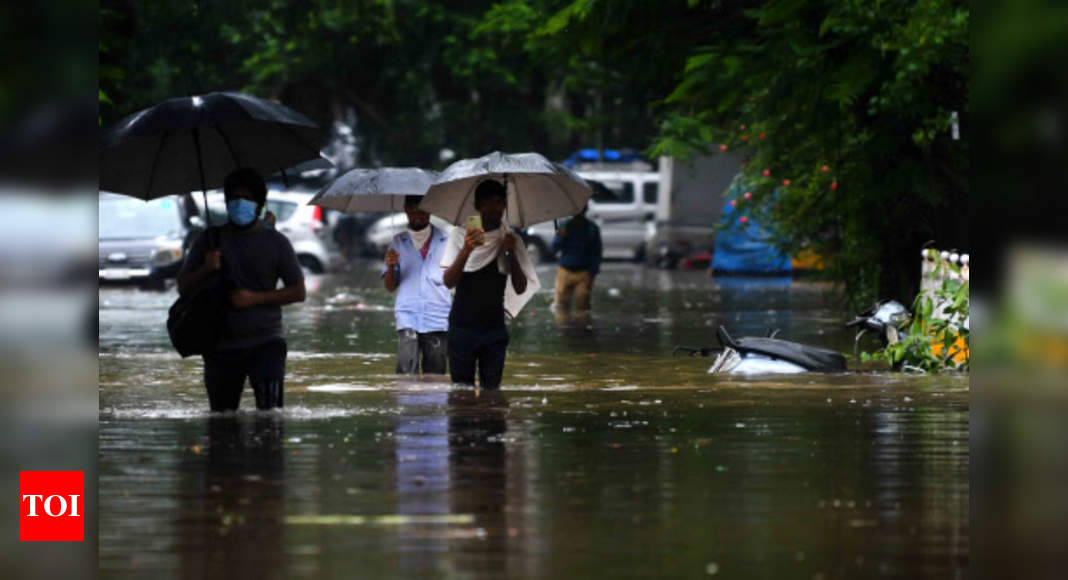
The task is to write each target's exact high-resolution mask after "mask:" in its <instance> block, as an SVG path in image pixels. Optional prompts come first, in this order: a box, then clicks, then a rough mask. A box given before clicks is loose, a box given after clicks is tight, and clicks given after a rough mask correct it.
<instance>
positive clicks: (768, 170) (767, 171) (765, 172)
mask: <svg viewBox="0 0 1068 580" xmlns="http://www.w3.org/2000/svg"><path fill="white" fill-rule="evenodd" d="M764 177H771V170H770V169H765V170H764Z"/></svg>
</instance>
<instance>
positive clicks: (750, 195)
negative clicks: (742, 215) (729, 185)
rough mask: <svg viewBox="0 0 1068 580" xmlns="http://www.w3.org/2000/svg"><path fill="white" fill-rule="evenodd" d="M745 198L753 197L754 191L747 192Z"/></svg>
mask: <svg viewBox="0 0 1068 580" xmlns="http://www.w3.org/2000/svg"><path fill="white" fill-rule="evenodd" d="M745 198H746V199H753V192H751V191H747V192H745Z"/></svg>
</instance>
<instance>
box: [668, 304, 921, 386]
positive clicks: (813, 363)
mask: <svg viewBox="0 0 1068 580" xmlns="http://www.w3.org/2000/svg"><path fill="white" fill-rule="evenodd" d="M908 320H909V313H908V310H906V309H905V307H904V306H902V305H901V304H900V303H898V302H896V301H893V300H888V301H886V302H881V303H879V304H876V305H875V306H874V307H872V308H871V309H869V310H868V311H867V312H865V313H863V314H861V315H860V316H858V317H857V318H855V319H854V320H852V321H851V322H849V323H847V324H846V326H849V327H851V328H853V327H856V328H859V330H858V332H857V334H856V337H855V339H856V340H858V341H859V340H860V337H861V336H862V335H863V334H864V333H865V332H867V331H869V330H871V331H875V332H878V333H879V334H880V336H881V337H882V338H883V340H884V342H886V343H890V342H894V341H896V340H898V339H899V338H900V337H901V336H902V334H903V332H902V331H901V328H902V327H903V326H904V325H905V324H906V323H907V322H908ZM778 332H779V331H778V330H776V331H773V332H771V333H770V334H769V335H768V336H766V337H751V336H749V337H741V338H737V339H735V338H733V337H731V335H730V334H729V333H728V332H727V329H726V328H724V327H723V326H720V327H719V328H718V329H717V330H716V338H717V339H718V340H719V343H720V348H718V349H716V348H704V347H688V346H676V347H675V349H674V350H672V352H671V354H672V356H675V355H676V354H677V353H678V352H680V351H682V352H688V353H689V354H690V355H691V356H711V355H712V354H714V353H715V354H716V360H715V361H713V363H712V366H711V367H709V369H708V372H709V373H715V374H776V373H780V374H796V373H811V372H816V373H841V372H845V371H846V359H845V356H843V355H842V353H840V352H838V351H836V350H831V349H827V348H820V347H816V346H809V345H806V344H801V343H799V342H792V341H789V340H782V339H779V338H775V336H776V335H777V334H778Z"/></svg>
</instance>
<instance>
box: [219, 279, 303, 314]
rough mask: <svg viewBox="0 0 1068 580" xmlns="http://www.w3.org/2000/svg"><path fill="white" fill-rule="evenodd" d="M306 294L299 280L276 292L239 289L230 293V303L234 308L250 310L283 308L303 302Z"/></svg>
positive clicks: (301, 281)
mask: <svg viewBox="0 0 1068 580" xmlns="http://www.w3.org/2000/svg"><path fill="white" fill-rule="evenodd" d="M306 296H307V292H306V291H305V289H304V280H300V281H299V282H297V283H296V284H293V285H292V286H285V287H283V288H279V289H278V290H265V291H262V292H257V291H255V290H245V289H243V288H239V289H237V290H234V291H232V292H230V303H231V304H233V305H234V307H235V308H251V307H253V306H264V305H274V304H277V305H278V306H285V305H286V304H293V303H294V302H304V298H306Z"/></svg>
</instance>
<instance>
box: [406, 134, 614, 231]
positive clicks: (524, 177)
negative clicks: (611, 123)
mask: <svg viewBox="0 0 1068 580" xmlns="http://www.w3.org/2000/svg"><path fill="white" fill-rule="evenodd" d="M484 179H496V180H498V181H503V182H504V183H505V185H506V188H507V191H508V210H507V214H506V216H505V219H506V221H507V222H508V224H509V225H510V226H513V227H526V226H529V225H532V224H536V223H541V222H546V221H549V220H554V219H557V218H562V217H568V216H573V215H575V214H576V213H578V212H579V210H581V209H582V206H584V205H586V202H587V201H589V199H590V195H592V193H593V192H592V190H591V189H590V186H589V185H588V184H587V183H586V181H585V180H583V179H582V178H581V177H579V176H578V175H577V174H575V173H574V172H573V171H571V170H570V169H567V168H566V167H563V166H561V165H559V164H557V163H553V162H552V161H549V160H548V159H546V158H544V157H542V156H541V155H538V154H537V153H515V154H506V153H501V152H499V151H494V152H493V153H490V154H489V155H485V156H483V157H478V158H476V159H461V160H460V161H457V162H456V163H453V164H452V165H450V166H448V167H446V168H445V171H442V172H441V175H440V176H439V177H438V180H437V182H436V183H434V185H432V186H430V189H429V190H428V191H427V194H426V197H424V198H423V201H422V202H421V203H420V204H419V207H420V208H421V209H424V210H426V211H427V212H429V213H432V214H434V215H436V216H439V217H442V218H444V219H446V220H448V221H450V222H452V223H453V224H456V225H462V224H463V222H464V220H466V219H467V216H470V215H475V214H477V213H478V212H477V211H476V210H475V187H476V186H477V185H478V184H479V182H481V181H482V180H484Z"/></svg>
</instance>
